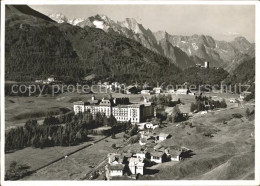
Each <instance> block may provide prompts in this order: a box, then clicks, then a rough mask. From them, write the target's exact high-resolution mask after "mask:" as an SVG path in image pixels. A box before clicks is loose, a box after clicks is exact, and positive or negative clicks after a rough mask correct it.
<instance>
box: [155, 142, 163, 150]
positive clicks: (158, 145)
mask: <svg viewBox="0 0 260 186" xmlns="http://www.w3.org/2000/svg"><path fill="white" fill-rule="evenodd" d="M153 149H154V150H155V151H163V150H164V147H163V146H162V145H161V144H160V143H158V144H157V145H155V146H154V147H153Z"/></svg>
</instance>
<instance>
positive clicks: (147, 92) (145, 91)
mask: <svg viewBox="0 0 260 186" xmlns="http://www.w3.org/2000/svg"><path fill="white" fill-rule="evenodd" d="M141 94H147V95H150V90H141Z"/></svg>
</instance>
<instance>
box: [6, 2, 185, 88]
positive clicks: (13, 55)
mask: <svg viewBox="0 0 260 186" xmlns="http://www.w3.org/2000/svg"><path fill="white" fill-rule="evenodd" d="M24 9H27V11H21V10H24ZM27 12H29V13H27ZM64 20H66V19H64ZM5 51H6V52H5V54H6V56H5V71H6V73H5V74H6V79H9V80H16V81H33V80H35V79H36V78H37V79H38V78H46V77H48V76H50V75H55V76H57V77H63V78H64V77H71V78H73V79H74V80H75V79H76V80H77V79H82V78H83V77H86V76H87V75H90V74H94V75H96V76H97V78H100V79H105V78H109V80H111V81H112V80H117V81H118V80H120V82H125V83H130V82H134V81H139V82H140V81H148V80H149V81H150V82H151V81H154V82H156V81H160V82H162V81H168V82H169V81H176V80H175V79H176V78H177V76H179V74H180V72H181V70H180V69H179V68H178V67H177V66H176V65H175V64H173V63H171V62H170V61H169V59H167V58H166V57H164V56H162V55H160V54H158V53H156V52H154V51H152V50H149V49H148V48H146V47H144V46H142V45H141V44H140V43H139V42H137V41H135V40H132V39H129V38H126V37H123V36H121V35H119V34H117V33H115V32H113V33H107V32H104V31H103V30H101V29H96V28H92V27H88V26H85V27H84V28H81V27H78V26H73V25H71V24H68V23H64V22H63V23H57V22H56V21H53V20H52V19H50V18H49V17H47V16H44V15H43V14H41V13H39V12H37V11H35V10H32V9H31V8H30V7H28V6H25V5H20V6H18V7H17V6H11V5H10V6H9V5H7V6H6V35H5ZM162 74H163V75H162Z"/></svg>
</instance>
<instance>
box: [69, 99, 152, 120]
mask: <svg viewBox="0 0 260 186" xmlns="http://www.w3.org/2000/svg"><path fill="white" fill-rule="evenodd" d="M91 103H93V104H91ZM73 109H74V113H75V114H78V113H80V112H82V113H83V112H86V111H87V110H89V111H90V113H91V114H92V115H93V117H94V118H95V116H96V114H97V113H98V112H99V113H101V114H104V115H105V116H106V117H109V116H110V115H111V114H112V115H113V116H114V117H115V118H116V120H117V121H119V122H127V121H130V122H131V123H140V122H142V121H145V120H146V118H148V117H152V116H153V113H154V110H153V106H152V105H151V104H149V103H147V102H146V103H143V104H127V105H116V104H115V103H114V101H113V99H107V98H103V99H102V100H101V101H99V102H95V100H94V99H93V98H92V99H91V101H89V102H82V101H79V102H75V103H74V105H73Z"/></svg>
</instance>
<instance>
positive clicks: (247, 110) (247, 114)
mask: <svg viewBox="0 0 260 186" xmlns="http://www.w3.org/2000/svg"><path fill="white" fill-rule="evenodd" d="M250 114H251V113H250V110H249V108H247V109H246V117H247V118H248V117H249V116H250Z"/></svg>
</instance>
